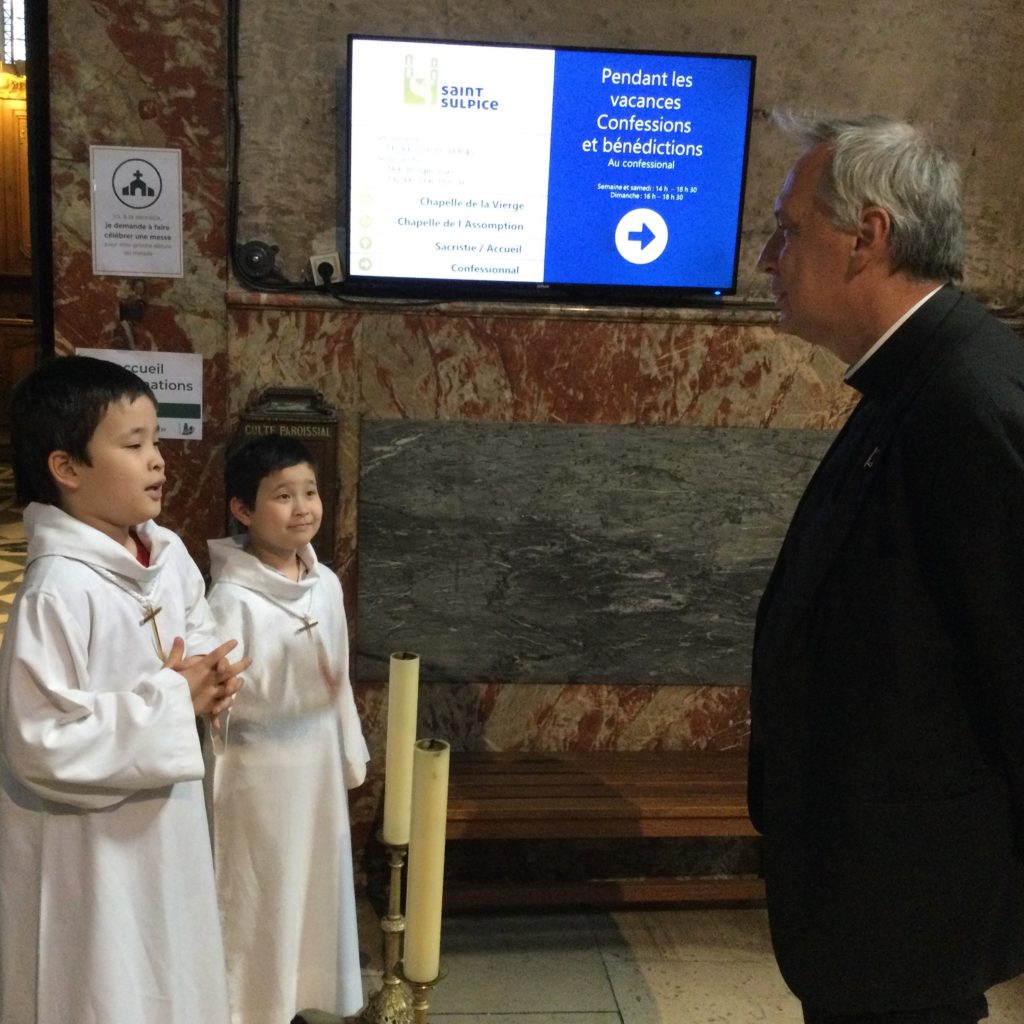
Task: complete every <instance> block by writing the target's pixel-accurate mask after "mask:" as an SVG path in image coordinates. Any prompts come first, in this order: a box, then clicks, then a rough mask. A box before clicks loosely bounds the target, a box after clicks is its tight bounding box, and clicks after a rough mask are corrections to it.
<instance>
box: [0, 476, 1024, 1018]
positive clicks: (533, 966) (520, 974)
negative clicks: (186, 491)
mask: <svg viewBox="0 0 1024 1024" xmlns="http://www.w3.org/2000/svg"><path fill="white" fill-rule="evenodd" d="M24 555H25V541H24V534H23V532H22V528H21V515H20V512H19V511H18V509H17V508H16V506H15V503H14V495H13V486H12V479H11V472H10V468H9V467H7V466H5V465H3V464H0V634H2V631H3V624H4V623H6V621H7V613H8V609H9V607H10V602H11V601H12V600H13V598H14V592H15V590H16V589H17V584H18V581H19V580H20V578H21V572H22V569H23V566H24ZM360 940H361V941H360V945H361V946H362V948H363V951H364V959H366V961H367V964H368V966H367V968H366V969H365V971H364V982H365V987H366V990H367V992H369V993H372V992H374V991H376V990H377V988H379V986H380V972H381V963H380V961H381V956H382V942H381V938H380V923H379V920H378V918H377V916H376V912H375V911H374V910H373V909H372V908H371V907H370V905H369V902H368V901H366V900H360ZM442 946H443V952H442V959H443V962H444V965H445V967H446V968H447V972H448V973H447V976H446V977H445V978H444V980H443V981H442V982H441V983H440V984H439V985H438V986H437V988H436V989H435V990H434V991H433V993H432V994H431V1000H430V1010H429V1018H430V1020H431V1021H433V1022H434V1024H470V1022H473V1024H481V1022H493V1024H799V1022H800V1021H801V1020H802V1017H801V1014H800V1007H799V1005H798V1003H797V1001H796V1000H795V999H794V998H793V996H792V995H791V994H790V992H789V991H788V990H787V988H786V985H785V983H784V982H783V981H782V978H781V977H780V976H779V972H778V969H777V968H776V966H775V960H774V958H773V957H772V953H771V946H770V944H769V940H768V925H767V920H766V917H765V914H764V911H762V910H705V909H667V910H632V911H621V912H615V913H602V912H599V911H593V912H587V913H583V912H581V913H557V914H556V913H548V914H536V913H529V914H527V913H521V914H506V915H487V916H482V915H473V916H460V917H456V916H450V917H448V918H446V919H445V921H444V925H443V929H442ZM989 1005H990V1010H991V1015H990V1021H991V1024H1024V977H1022V978H1018V979H1017V980H1016V981H1013V982H1008V983H1007V984H1005V985H1000V986H999V987H998V988H996V989H994V990H992V991H991V992H990V993H989ZM336 1020H337V1018H334V1017H331V1016H329V1015H326V1014H316V1015H315V1024H328V1022H331V1021H336ZM281 1024H285V1022H284V1021H282V1022H281ZM310 1024H314V1019H313V1017H312V1016H311V1018H310Z"/></svg>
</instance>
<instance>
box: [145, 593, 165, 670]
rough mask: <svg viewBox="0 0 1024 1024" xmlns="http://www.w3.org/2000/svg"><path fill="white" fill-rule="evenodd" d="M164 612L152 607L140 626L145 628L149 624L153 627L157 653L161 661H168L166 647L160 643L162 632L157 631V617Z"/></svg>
mask: <svg viewBox="0 0 1024 1024" xmlns="http://www.w3.org/2000/svg"><path fill="white" fill-rule="evenodd" d="M162 611H163V608H154V607H152V606H150V608H149V609H148V611H147V612H146V614H145V615H143V616H142V619H141V620H140V621H139V625H140V626H144V625H145V624H146V623H147V622H148V623H149V624H150V625H151V626H152V627H153V642H154V643H155V644H156V653H157V656H158V657H159V658H160V660H161V661H163V662H166V661H167V652H166V651H165V650H164V645H163V644H162V643H161V642H160V630H159V629H157V625H156V617H157V616H158V615H159V614H160V613H161V612H162Z"/></svg>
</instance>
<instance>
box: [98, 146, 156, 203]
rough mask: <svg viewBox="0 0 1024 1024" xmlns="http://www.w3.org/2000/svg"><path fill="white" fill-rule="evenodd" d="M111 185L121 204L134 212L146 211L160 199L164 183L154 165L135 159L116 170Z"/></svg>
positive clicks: (121, 164)
mask: <svg viewBox="0 0 1024 1024" xmlns="http://www.w3.org/2000/svg"><path fill="white" fill-rule="evenodd" d="M111 185H112V186H113V189H114V195H115V196H117V199H118V201H119V202H121V203H123V204H124V205H125V206H127V207H129V208H131V209H132V210H145V209H146V208H147V207H150V206H152V205H153V204H154V203H155V202H156V201H157V200H158V199H159V198H160V193H161V192H162V191H163V185H164V183H163V179H162V178H161V177H160V172H159V171H158V170H157V169H156V167H154V166H153V164H151V163H150V162H149V161H148V160H142V159H140V158H138V157H133V158H132V159H131V160H124V161H123V162H122V163H120V164H118V166H117V167H116V168H114V176H113V179H112V181H111Z"/></svg>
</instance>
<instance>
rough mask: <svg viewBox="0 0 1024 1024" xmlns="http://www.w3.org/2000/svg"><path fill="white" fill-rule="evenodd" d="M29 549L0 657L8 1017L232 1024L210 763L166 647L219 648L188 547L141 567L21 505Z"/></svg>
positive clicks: (0, 928) (0, 912)
mask: <svg viewBox="0 0 1024 1024" xmlns="http://www.w3.org/2000/svg"><path fill="white" fill-rule="evenodd" d="M25 527H26V533H27V536H28V560H27V568H26V571H25V579H24V582H23V584H22V586H21V588H20V590H19V591H18V595H17V598H16V600H15V602H14V606H13V608H12V610H11V616H10V620H9V622H8V625H7V629H6V632H5V636H4V642H3V648H2V650H0V737H2V738H0V750H2V754H3V757H2V761H0V782H2V787H0V1020H2V1021H3V1022H4V1024H66V1022H69V1021H73V1022H74V1024H139V1022H140V1021H145V1022H146V1024H196V1022H197V1021H202V1022H203V1024H224V1022H226V1021H227V1020H228V997H227V983H226V975H225V969H224V953H223V946H222V943H221V934H220V926H219V922H218V917H217V912H216V892H215V887H214V877H213V858H212V855H211V848H210V833H209V827H208V823H207V818H206V809H205V803H204V799H203V789H202V782H201V781H200V780H201V779H202V776H203V758H202V752H201V747H200V742H199V737H198V734H197V731H196V721H195V712H194V710H193V707H192V699H191V696H190V694H189V688H188V683H187V682H186V680H185V679H184V677H183V676H181V675H180V674H179V673H177V672H174V671H172V670H170V669H166V668H164V667H163V664H162V659H161V658H160V656H159V655H158V653H157V637H156V635H155V634H154V632H153V627H152V624H151V623H149V622H146V623H144V624H143V622H142V620H143V618H144V617H145V615H146V612H147V610H148V609H152V608H159V609H160V610H159V613H158V614H157V615H156V625H157V629H158V631H159V637H160V642H161V644H162V646H163V647H164V648H165V649H169V648H170V645H171V643H172V642H173V640H174V638H175V636H181V637H182V638H183V639H184V640H185V641H186V654H200V653H205V652H207V651H209V650H211V649H212V648H213V647H215V646H216V645H217V638H216V635H215V630H216V627H215V624H214V622H213V620H212V617H211V616H210V613H209V608H208V607H207V605H206V602H205V599H204V596H203V589H204V588H203V580H202V577H201V575H200V573H199V570H198V569H197V568H196V566H195V563H194V562H193V561H192V559H191V558H190V557H189V555H188V552H187V551H186V550H185V547H184V545H183V544H182V543H181V541H180V540H179V539H178V538H177V537H176V536H175V535H174V534H172V533H171V532H170V531H169V530H165V529H163V528H162V527H159V526H156V525H155V524H153V523H146V524H143V526H141V527H140V528H139V531H138V532H139V535H140V537H141V538H142V540H143V542H144V543H145V544H146V545H147V547H148V548H149V550H150V565H149V567H148V568H144V567H143V566H142V565H140V564H139V563H138V562H137V561H136V559H135V558H134V557H133V556H132V555H131V554H130V553H129V552H128V551H127V550H126V549H125V548H123V547H121V546H120V545H118V544H117V543H116V542H115V541H113V540H112V539H110V538H109V537H107V536H106V535H104V534H103V533H101V532H100V531H98V530H96V529H93V528H92V527H90V526H87V525H85V524H84V523H81V522H79V521H78V520H77V519H74V518H72V517H71V516H69V515H67V514H66V513H64V512H62V511H61V510H60V509H58V508H56V507H53V506H50V505H39V504H31V505H29V506H28V508H27V509H26V510H25Z"/></svg>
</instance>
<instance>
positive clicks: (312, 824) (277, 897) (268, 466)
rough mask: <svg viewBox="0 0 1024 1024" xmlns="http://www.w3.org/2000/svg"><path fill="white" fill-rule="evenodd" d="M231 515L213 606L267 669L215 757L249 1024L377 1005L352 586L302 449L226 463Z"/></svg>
mask: <svg viewBox="0 0 1024 1024" xmlns="http://www.w3.org/2000/svg"><path fill="white" fill-rule="evenodd" d="M226 477H227V495H228V498H229V502H230V509H231V514H232V515H233V516H234V518H235V519H236V520H237V521H238V522H239V523H240V524H241V525H242V526H243V527H244V528H246V529H247V530H248V533H246V534H244V535H242V536H237V537H227V538H224V539H222V540H214V541H210V559H211V578H212V583H211V587H210V592H209V595H208V597H209V601H210V606H211V608H212V609H213V613H214V615H215V617H216V618H217V622H218V624H219V625H220V627H221V629H222V630H227V631H228V632H229V633H230V635H231V636H238V637H239V638H240V640H241V643H242V644H243V647H244V650H245V651H246V653H247V654H248V655H249V656H251V657H252V661H253V669H252V670H251V671H250V672H248V673H247V682H246V687H245V690H244V691H243V692H242V693H241V694H239V697H238V701H237V702H236V703H235V705H234V706H233V707H232V709H231V714H230V718H228V719H227V720H226V721H225V722H224V723H223V728H222V730H221V736H220V743H219V744H217V749H218V750H219V753H218V756H217V758H216V760H215V764H214V776H213V783H214V784H213V820H214V847H215V862H216V869H217V888H218V895H219V898H220V907H221V920H222V924H223V928H224V942H225V947H226V949H227V957H228V977H229V982H230V989H231V1005H232V1012H233V1014H234V1017H233V1020H234V1021H235V1022H236V1024H286V1022H287V1021H290V1020H291V1019H292V1018H293V1017H294V1016H295V1014H296V1013H298V1012H299V1011H301V1010H303V1009H318V1010H324V1011H328V1012H331V1013H335V1014H338V1015H340V1016H351V1015H353V1014H355V1013H357V1012H358V1011H359V1009H360V1008H361V1006H362V1004H363V993H362V978H361V973H360V965H359V945H358V936H357V932H356V918H355V890H354V882H353V877H352V846H351V836H350V832H349V816H348V796H347V792H346V791H347V790H348V789H351V788H352V787H354V786H357V785H359V784H360V783H361V782H362V781H363V779H364V778H365V775H366V762H367V760H368V758H369V753H368V751H367V748H366V743H365V741H364V740H363V734H362V728H361V726H360V723H359V718H358V715H357V713H356V707H355V701H354V699H353V695H352V687H351V684H350V682H349V674H348V629H347V625H346V619H345V607H344V601H343V599H342V592H341V583H340V582H339V581H338V577H337V576H335V574H334V573H333V572H331V571H330V569H328V568H327V567H326V566H323V565H321V564H320V563H319V562H318V561H317V557H316V553H315V552H314V550H313V547H312V545H311V543H310V542H311V541H312V539H313V537H314V536H315V535H316V532H317V530H318V529H319V527H320V521H321V518H322V515H323V508H322V505H321V501H320V496H319V493H318V491H317V482H316V471H315V469H314V468H313V463H312V459H311V457H310V454H309V452H308V450H307V449H306V448H305V446H304V445H302V444H300V443H299V442H297V441H294V440H292V439H290V438H284V437H280V436H279V435H270V436H263V437H256V438H252V439H250V440H248V441H246V442H244V443H243V444H242V446H241V447H240V448H238V449H237V450H236V451H235V452H234V453H233V454H231V455H230V456H229V458H228V465H227V474H226Z"/></svg>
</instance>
